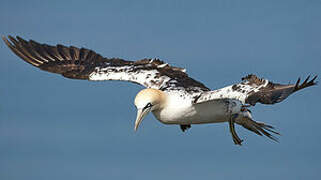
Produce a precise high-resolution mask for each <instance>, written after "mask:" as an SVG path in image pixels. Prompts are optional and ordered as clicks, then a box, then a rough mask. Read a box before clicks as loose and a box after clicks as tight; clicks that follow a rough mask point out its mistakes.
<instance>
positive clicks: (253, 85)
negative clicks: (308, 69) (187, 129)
mask: <svg viewBox="0 0 321 180" xmlns="http://www.w3.org/2000/svg"><path fill="white" fill-rule="evenodd" d="M316 78H317V76H314V77H313V78H312V79H311V80H309V79H310V76H308V77H307V78H306V79H305V80H304V82H303V83H302V84H300V78H299V79H298V80H297V82H296V83H295V84H288V85H283V84H277V83H273V82H270V81H268V80H266V79H261V78H258V77H257V76H256V75H253V74H250V75H248V76H246V77H243V78H242V82H241V83H238V84H234V85H231V86H227V87H225V88H222V89H218V90H214V91H209V92H204V93H202V94H201V96H199V97H198V99H197V100H196V101H195V103H202V102H206V101H210V100H214V99H224V98H226V99H236V100H239V101H241V102H242V103H243V104H250V105H255V104H256V103H257V102H259V103H262V104H275V103H278V102H281V101H283V100H284V99H286V98H287V97H288V96H289V95H291V94H292V93H294V92H296V91H299V90H301V89H304V88H307V87H310V86H313V85H315V84H316V82H315V80H316Z"/></svg>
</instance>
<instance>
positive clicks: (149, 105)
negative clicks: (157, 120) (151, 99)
mask: <svg viewBox="0 0 321 180" xmlns="http://www.w3.org/2000/svg"><path fill="white" fill-rule="evenodd" d="M152 106H153V105H152V104H151V103H148V104H147V105H146V106H145V107H144V109H147V108H150V107H152Z"/></svg>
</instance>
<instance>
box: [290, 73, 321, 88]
mask: <svg viewBox="0 0 321 180" xmlns="http://www.w3.org/2000/svg"><path fill="white" fill-rule="evenodd" d="M310 77H311V75H309V76H308V77H307V78H306V79H305V80H304V81H303V83H301V84H300V78H299V79H298V81H297V82H296V84H295V86H294V90H293V92H295V91H298V90H301V89H304V88H307V87H310V86H314V85H316V84H317V82H315V80H316V79H317V77H318V75H315V76H314V77H313V78H312V79H311V80H309V79H310Z"/></svg>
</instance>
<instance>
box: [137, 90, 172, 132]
mask: <svg viewBox="0 0 321 180" xmlns="http://www.w3.org/2000/svg"><path fill="white" fill-rule="evenodd" d="M165 97H166V95H165V93H164V92H163V91H161V90H158V89H152V88H148V89H143V90H141V91H140V92H139V93H138V94H137V95H136V98H135V106H136V108H137V118H136V121H135V131H136V130H137V128H138V126H139V124H140V123H141V122H142V120H143V119H144V117H145V116H146V115H147V114H148V113H149V112H151V111H154V110H159V109H161V108H162V107H163V105H164V102H165Z"/></svg>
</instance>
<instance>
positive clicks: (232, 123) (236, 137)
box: [228, 114, 242, 145]
mask: <svg viewBox="0 0 321 180" xmlns="http://www.w3.org/2000/svg"><path fill="white" fill-rule="evenodd" d="M237 116H238V115H237V114H234V115H232V116H231V118H230V120H229V121H228V122H229V126H230V133H231V135H232V138H233V141H234V143H235V144H236V145H242V140H241V139H240V138H239V136H238V135H237V134H236V132H235V127H234V123H235V119H236V118H237Z"/></svg>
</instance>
